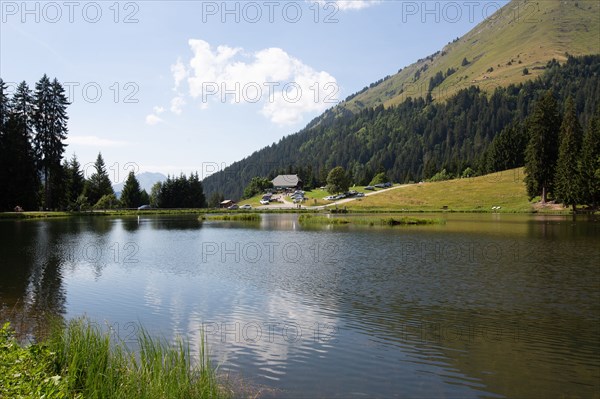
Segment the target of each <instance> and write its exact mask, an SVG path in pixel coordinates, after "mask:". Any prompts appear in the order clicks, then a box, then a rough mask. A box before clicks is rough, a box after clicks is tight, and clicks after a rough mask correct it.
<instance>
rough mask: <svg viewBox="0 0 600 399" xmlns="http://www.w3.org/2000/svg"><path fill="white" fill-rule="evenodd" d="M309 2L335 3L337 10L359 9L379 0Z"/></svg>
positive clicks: (317, 0) (313, 1)
mask: <svg viewBox="0 0 600 399" xmlns="http://www.w3.org/2000/svg"><path fill="white" fill-rule="evenodd" d="M308 1H309V2H310V3H318V4H320V5H321V6H324V5H325V4H327V3H333V4H335V5H336V7H337V8H338V10H342V11H345V10H361V9H363V8H367V7H371V6H374V5H375V4H379V3H381V0H336V1H330V0H308Z"/></svg>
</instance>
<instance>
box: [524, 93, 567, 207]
mask: <svg viewBox="0 0 600 399" xmlns="http://www.w3.org/2000/svg"><path fill="white" fill-rule="evenodd" d="M559 129H560V115H559V113H558V106H557V104H556V100H555V99H554V95H553V93H552V91H547V92H546V93H545V94H544V95H543V96H542V97H541V98H540V99H539V100H538V101H537V102H536V104H535V107H534V110H533V114H532V115H531V118H530V119H529V121H528V131H529V142H528V144H527V148H526V150H525V173H526V176H525V183H526V185H527V194H528V195H529V197H530V198H533V197H535V196H537V195H540V196H541V199H542V203H545V202H546V201H547V199H548V194H549V193H551V192H552V189H553V186H554V175H555V171H556V160H557V158H558V131H559Z"/></svg>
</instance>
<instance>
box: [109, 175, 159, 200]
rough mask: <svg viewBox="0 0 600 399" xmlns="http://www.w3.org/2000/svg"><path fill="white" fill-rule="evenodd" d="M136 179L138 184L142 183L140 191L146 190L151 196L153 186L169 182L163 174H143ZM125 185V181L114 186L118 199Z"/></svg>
mask: <svg viewBox="0 0 600 399" xmlns="http://www.w3.org/2000/svg"><path fill="white" fill-rule="evenodd" d="M135 177H136V178H137V180H138V182H139V183H140V189H141V190H146V192H147V193H148V194H150V190H151V189H152V186H153V185H154V184H156V183H158V182H162V181H165V180H167V176H165V175H163V174H162V173H153V172H143V173H140V174H137V175H135ZM124 185H125V182H124V181H123V182H120V183H117V184H113V190H115V193H116V194H117V197H119V196H120V195H121V191H123V186H124Z"/></svg>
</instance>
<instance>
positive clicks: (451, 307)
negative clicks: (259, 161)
mask: <svg viewBox="0 0 600 399" xmlns="http://www.w3.org/2000/svg"><path fill="white" fill-rule="evenodd" d="M422 216H424V215H419V217H422ZM432 217H436V218H437V217H440V215H433V216H432ZM442 217H444V218H446V219H447V220H448V221H447V223H446V224H445V225H434V226H407V227H393V228H389V227H384V228H378V227H365V226H360V227H359V226H335V227H327V226H311V227H307V228H303V227H302V226H300V225H299V224H298V222H297V217H296V216H295V215H263V219H262V221H261V222H255V223H231V222H200V221H199V220H197V219H196V218H195V217H164V216H162V217H140V218H137V217H133V218H69V219H61V220H35V221H31V220H29V221H27V220H23V221H0V239H1V240H2V244H1V245H0V262H1V263H0V305H2V306H3V309H4V310H3V312H2V313H3V314H4V315H5V316H4V317H8V316H10V317H11V318H12V319H13V320H14V319H18V320H15V321H16V324H17V325H18V326H20V328H21V329H24V330H28V331H29V332H30V333H32V334H34V335H35V334H40V331H43V329H44V324H43V322H42V321H40V320H42V318H41V316H40V315H41V314H42V313H43V312H46V313H47V312H49V313H52V314H56V315H60V316H62V317H65V318H72V317H77V316H81V315H87V316H88V317H90V318H91V319H92V320H95V321H97V322H98V323H99V324H100V325H102V326H103V328H108V327H111V328H112V331H113V333H114V334H115V335H118V336H119V337H120V338H122V339H125V340H127V341H132V340H133V338H134V336H135V333H136V332H137V331H136V330H137V324H136V323H138V322H141V323H142V324H143V325H144V326H145V327H147V328H148V329H149V330H150V331H151V332H152V333H155V334H162V335H164V336H166V337H168V338H170V339H174V337H177V336H183V337H185V338H187V339H189V340H190V341H191V342H192V345H193V346H195V347H197V345H198V343H199V342H200V339H201V338H200V337H201V331H204V333H205V336H206V339H207V341H208V343H209V347H210V352H211V356H212V358H213V359H214V361H215V362H216V363H218V364H220V365H221V369H222V370H225V371H227V372H229V373H230V375H231V376H240V377H241V379H242V381H244V384H246V385H249V386H253V387H259V388H263V393H264V396H276V397H344V398H346V397H456V398H479V397H485V398H501V397H530V398H531V397H539V398H542V397H581V398H589V397H600V270H599V267H598V265H599V262H598V259H600V245H599V244H600V223H599V222H598V221H597V220H594V219H593V218H592V219H590V218H580V219H577V220H573V218H572V217H568V216H530V215H488V214H485V215H457V214H448V215H444V216H442ZM232 379H235V380H237V378H232Z"/></svg>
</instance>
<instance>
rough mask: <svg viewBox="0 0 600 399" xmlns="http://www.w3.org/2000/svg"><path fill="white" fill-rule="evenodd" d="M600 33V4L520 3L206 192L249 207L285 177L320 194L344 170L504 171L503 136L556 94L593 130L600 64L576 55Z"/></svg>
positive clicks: (425, 174)
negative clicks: (497, 165) (255, 189)
mask: <svg viewBox="0 0 600 399" xmlns="http://www.w3.org/2000/svg"><path fill="white" fill-rule="evenodd" d="M599 31H600V3H598V2H596V1H579V2H570V1H569V2H567V1H558V0H548V1H540V2H523V1H518V2H517V1H511V2H510V3H508V4H507V5H506V6H504V7H503V8H502V9H500V10H499V11H498V12H496V13H495V14H494V15H492V16H491V17H489V18H488V19H486V20H485V21H484V22H482V23H481V24H479V25H478V26H477V27H475V28H474V29H473V30H472V31H471V32H469V33H467V34H466V35H465V36H463V37H462V38H459V39H456V40H454V41H453V42H452V43H449V44H448V45H447V46H445V47H444V49H442V50H440V51H439V52H438V53H436V54H434V55H432V56H429V57H426V58H425V59H422V60H419V61H417V62H416V63H415V64H413V65H411V66H409V67H407V68H405V69H403V70H401V71H399V73H397V74H396V75H394V76H391V77H386V78H384V79H381V80H380V81H378V82H375V83H373V84H371V85H370V86H369V87H368V88H365V89H363V90H362V91H361V92H359V93H357V94H355V95H352V96H350V97H349V98H347V99H346V100H345V101H344V102H342V103H340V104H339V105H338V106H336V107H334V108H332V109H330V110H328V111H326V112H325V113H324V114H322V115H321V116H319V117H317V118H315V119H314V120H313V121H311V122H310V123H309V124H308V125H307V126H306V127H305V128H304V129H302V130H301V131H299V132H297V133H295V134H292V135H289V136H287V137H284V138H282V139H281V140H280V141H279V142H278V143H274V144H272V145H271V146H268V147H265V148H263V149H261V150H259V151H256V152H254V153H253V154H251V155H250V156H248V157H246V158H245V159H243V160H241V161H238V162H235V163H234V164H232V165H231V166H230V167H228V168H226V169H225V170H223V171H221V172H218V173H215V174H213V175H211V176H209V177H207V178H206V179H204V180H203V185H204V190H205V193H206V194H207V195H210V194H211V193H213V192H221V193H222V194H224V196H225V197H227V198H233V199H235V198H239V197H240V196H241V194H242V190H243V188H244V186H245V185H246V184H247V183H248V182H249V181H250V179H251V178H252V177H254V176H257V175H260V176H268V177H273V176H275V175H277V174H279V173H285V174H290V173H298V174H299V175H300V177H301V178H302V179H303V180H304V182H305V183H308V184H309V185H320V184H323V183H324V181H325V178H326V175H327V172H328V171H329V170H330V169H331V168H333V167H334V166H342V167H344V168H345V169H346V170H347V171H349V173H350V175H351V177H352V179H353V182H354V183H356V184H366V183H368V182H369V181H370V179H371V178H372V177H373V175H374V174H375V173H377V172H381V171H386V172H387V174H388V178H389V179H390V180H393V181H395V182H408V181H418V180H421V179H423V178H429V177H431V176H432V175H434V174H435V173H437V172H439V171H441V170H442V169H446V170H447V171H448V172H450V173H452V174H454V175H460V174H461V173H462V172H463V171H464V170H465V169H466V168H468V167H470V168H472V169H475V170H476V171H477V172H478V173H485V172H490V171H493V170H491V169H490V162H489V160H488V158H489V155H488V148H489V147H490V145H491V144H492V143H493V142H494V139H495V137H496V136H497V135H498V133H500V132H501V131H502V130H503V129H505V128H508V127H509V125H511V124H515V123H516V124H520V123H522V121H523V120H524V119H525V118H526V117H527V116H528V115H529V112H530V110H531V108H532V104H533V103H534V102H535V100H536V99H537V98H538V97H539V95H540V94H541V93H543V92H544V91H546V90H548V89H552V90H553V91H554V93H555V95H556V96H557V99H558V100H559V103H560V104H561V106H562V103H563V102H564V100H565V99H566V97H568V96H572V97H574V98H575V99H576V105H577V111H578V113H579V114H580V119H581V122H582V124H584V126H585V124H586V123H587V120H588V119H589V117H590V116H591V114H592V113H593V112H594V111H595V109H596V107H597V106H598V102H599V101H600V100H599V99H600V57H598V56H588V57H573V56H579V55H585V54H599V53H600V48H599V47H600V40H598V32H599ZM567 52H568V54H567ZM519 62H520V63H519ZM525 68H527V72H528V73H524V69H525ZM430 88H431V90H429V89H430ZM428 93H430V94H431V95H428ZM514 155H515V159H522V154H514ZM516 166H521V165H518V164H515V165H511V166H510V167H516Z"/></svg>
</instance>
